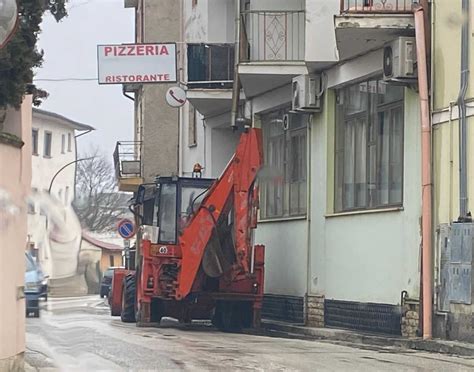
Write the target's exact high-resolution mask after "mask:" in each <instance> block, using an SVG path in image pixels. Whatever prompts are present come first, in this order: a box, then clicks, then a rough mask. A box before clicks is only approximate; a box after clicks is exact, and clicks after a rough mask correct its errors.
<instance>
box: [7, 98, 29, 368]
mask: <svg viewBox="0 0 474 372" xmlns="http://www.w3.org/2000/svg"><path fill="white" fill-rule="evenodd" d="M4 129H5V131H7V132H10V133H13V134H15V135H17V136H19V137H20V138H22V140H23V141H24V142H25V144H24V146H23V147H22V148H21V149H17V148H14V147H12V146H10V145H5V144H0V164H1V167H0V190H2V193H3V191H5V192H7V193H8V195H9V197H10V202H11V203H13V205H15V206H16V207H17V208H18V211H17V213H16V214H15V215H13V216H11V215H10V214H7V211H6V210H5V208H4V207H3V209H1V210H0V247H2V249H0V293H1V296H0V369H2V368H3V366H4V365H5V364H4V363H6V360H7V359H8V358H12V357H15V356H16V355H18V354H21V353H23V352H24V350H25V301H24V299H21V298H19V297H21V296H19V294H21V291H20V288H21V287H23V286H24V281H25V253H24V252H25V248H26V235H27V231H26V228H27V224H26V208H25V204H24V199H25V197H26V196H27V194H28V192H29V189H30V183H31V97H30V96H27V97H25V99H24V102H23V105H22V107H21V110H20V111H15V110H9V112H8V114H7V117H6V121H5V126H4ZM20 358H21V357H20ZM20 363H21V360H20Z"/></svg>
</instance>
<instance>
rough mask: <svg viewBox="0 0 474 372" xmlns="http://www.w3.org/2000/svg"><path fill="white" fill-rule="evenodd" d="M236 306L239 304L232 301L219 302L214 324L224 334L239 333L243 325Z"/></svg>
mask: <svg viewBox="0 0 474 372" xmlns="http://www.w3.org/2000/svg"><path fill="white" fill-rule="evenodd" d="M236 305H237V303H235V302H232V301H218V302H217V304H216V309H215V313H214V317H213V319H212V324H213V325H214V326H215V327H216V328H217V329H219V330H220V331H223V332H239V331H240V330H241V329H242V324H241V321H240V314H239V313H238V311H236V310H237V309H236Z"/></svg>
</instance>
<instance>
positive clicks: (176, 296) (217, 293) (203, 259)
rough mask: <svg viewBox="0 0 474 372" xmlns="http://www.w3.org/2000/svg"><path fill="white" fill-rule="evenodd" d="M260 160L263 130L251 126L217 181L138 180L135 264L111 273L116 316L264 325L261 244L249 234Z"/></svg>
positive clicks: (233, 326)
mask: <svg viewBox="0 0 474 372" xmlns="http://www.w3.org/2000/svg"><path fill="white" fill-rule="evenodd" d="M261 163H262V152H261V137H260V131H259V130H258V129H250V130H249V131H248V132H246V133H244V134H242V136H241V140H240V143H239V145H238V147H237V151H236V153H235V155H234V157H233V158H232V160H231V161H230V162H229V165H228V166H227V168H226V169H225V171H224V173H223V174H222V176H221V177H220V178H219V179H217V180H214V179H205V178H185V177H159V178H157V180H156V183H154V184H144V185H141V186H140V188H139V190H138V192H137V193H136V198H135V202H134V204H133V205H132V206H131V209H132V210H133V212H134V214H135V216H136V223H137V225H138V226H140V229H139V233H138V235H137V244H136V246H137V253H136V267H135V268H134V269H135V270H128V271H126V272H123V273H118V274H117V276H114V280H113V284H112V287H113V288H114V289H113V291H112V293H113V298H112V300H111V304H112V306H111V309H112V314H117V313H118V311H119V310H120V315H121V317H122V320H123V321H126V322H132V321H137V322H138V323H142V324H146V323H150V322H159V321H160V320H161V318H162V317H163V316H169V317H173V318H176V319H178V320H180V321H182V322H189V321H191V320H192V319H212V320H213V323H214V324H215V325H216V326H217V327H218V328H220V329H223V330H239V329H241V328H243V327H245V328H247V327H251V326H259V323H260V309H261V305H262V298H263V277H264V247H263V246H261V245H255V246H253V245H252V241H253V236H252V234H253V229H254V228H255V227H256V221H257V209H258V187H257V184H256V176H257V172H258V170H259V169H260V167H261ZM129 269H130V268H129ZM114 304H115V307H114Z"/></svg>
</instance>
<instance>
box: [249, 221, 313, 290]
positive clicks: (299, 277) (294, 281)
mask: <svg viewBox="0 0 474 372" xmlns="http://www.w3.org/2000/svg"><path fill="white" fill-rule="evenodd" d="M307 228H308V225H307V221H306V220H305V219H302V220H295V221H280V222H259V224H258V228H257V229H256V233H255V243H256V244H264V245H265V293H268V294H279V295H291V296H304V295H305V293H306V279H307V277H306V273H307V248H306V247H307V236H308V235H307Z"/></svg>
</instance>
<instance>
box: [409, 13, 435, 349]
mask: <svg viewBox="0 0 474 372" xmlns="http://www.w3.org/2000/svg"><path fill="white" fill-rule="evenodd" d="M413 13H414V17H415V34H416V56H417V61H418V89H419V95H420V112H421V151H422V154H421V163H422V165H421V168H422V181H421V183H422V224H421V230H422V260H421V262H422V287H423V292H422V309H423V310H422V311H423V317H422V319H423V338H424V339H425V340H426V339H431V337H432V313H433V301H432V293H433V262H432V261H433V249H432V242H431V240H432V233H433V228H432V221H431V218H432V215H431V203H432V198H431V123H430V107H429V95H428V66H427V58H426V36H425V20H424V10H423V7H421V6H419V5H415V6H414V8H413Z"/></svg>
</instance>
